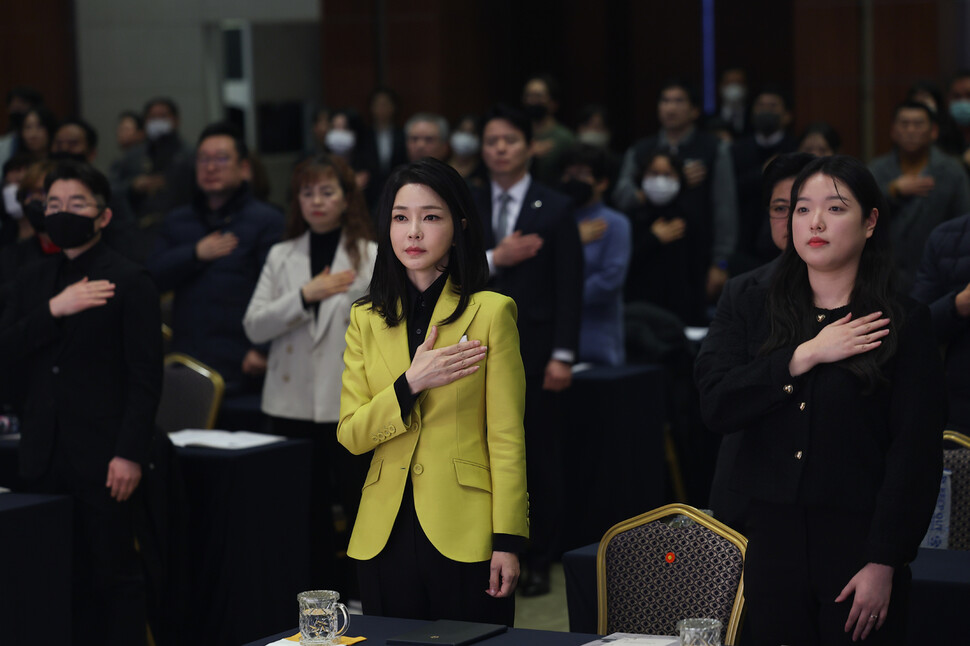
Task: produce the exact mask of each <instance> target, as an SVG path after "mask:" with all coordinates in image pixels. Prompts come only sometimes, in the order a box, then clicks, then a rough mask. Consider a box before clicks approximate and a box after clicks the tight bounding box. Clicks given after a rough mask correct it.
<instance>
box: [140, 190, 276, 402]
mask: <svg viewBox="0 0 970 646" xmlns="http://www.w3.org/2000/svg"><path fill="white" fill-rule="evenodd" d="M217 230H218V231H223V232H230V233H233V234H235V235H236V237H237V238H238V239H239V244H238V246H237V247H236V248H235V249H234V250H233V251H232V253H231V254H229V255H228V256H225V257H223V258H219V259H216V260H214V261H212V262H203V261H201V260H199V259H198V258H196V256H195V245H196V243H197V242H198V241H199V240H200V239H202V238H203V237H204V236H206V235H208V234H209V233H211V232H213V231H217ZM282 233H283V216H282V214H280V212H279V211H277V210H276V209H275V208H273V207H272V206H270V205H269V204H266V203H264V202H260V201H258V200H257V199H256V198H254V197H253V195H252V192H251V191H250V190H249V186H248V185H246V184H244V185H243V186H242V187H241V188H240V189H239V191H237V192H236V194H235V195H233V196H232V198H230V200H229V201H228V202H227V203H226V204H225V205H223V206H222V208H220V209H218V210H217V211H215V212H213V211H210V210H209V208H208V207H207V206H206V202H205V198H204V196H203V195H201V194H199V195H198V196H197V197H196V200H195V201H194V202H193V203H192V204H190V205H187V206H183V207H179V208H177V209H175V210H174V211H172V212H171V213H169V214H168V215H167V216H166V217H165V222H164V223H163V225H162V230H161V232H160V233H159V236H158V240H157V241H156V243H155V251H154V253H153V254H152V256H151V258H149V260H148V270H149V271H150V272H151V274H152V276H153V277H154V278H155V283H156V285H157V286H158V290H159V291H160V292H167V291H169V290H174V291H175V301H174V304H173V311H172V332H173V337H172V350H173V351H174V352H184V353H185V354H188V355H190V356H192V357H195V358H196V359H198V360H199V361H202V362H203V363H205V364H207V365H209V366H210V367H212V368H214V369H216V370H217V371H218V372H219V373H220V374H221V375H222V377H223V379H225V381H226V392H227V394H230V395H231V394H235V393H237V392H240V391H243V390H244V391H252V390H253V389H254V388H256V384H254V383H249V381H250V380H248V379H247V378H244V376H243V374H242V361H243V357H245V356H246V353H247V352H248V351H249V350H250V349H253V347H254V346H253V344H252V343H250V342H249V339H247V338H246V333H245V331H244V330H243V326H242V320H243V316H244V315H245V314H246V307H247V306H248V305H249V299H250V297H251V296H252V294H253V290H254V289H255V288H256V281H257V280H258V279H259V273H260V271H261V270H262V268H263V263H264V262H265V261H266V255H267V254H268V253H269V249H270V247H272V246H273V245H274V244H275V243H277V242H279V241H280V238H281V236H282Z"/></svg>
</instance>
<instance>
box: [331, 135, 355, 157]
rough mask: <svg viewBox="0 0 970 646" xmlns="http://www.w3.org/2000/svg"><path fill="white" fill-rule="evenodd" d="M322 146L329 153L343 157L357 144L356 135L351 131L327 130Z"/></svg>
mask: <svg viewBox="0 0 970 646" xmlns="http://www.w3.org/2000/svg"><path fill="white" fill-rule="evenodd" d="M324 144H325V145H326V146H327V148H329V149H330V152H333V153H337V154H338V155H343V154H346V153H349V152H350V151H351V150H353V149H354V146H355V145H356V144H357V135H355V134H354V132H353V131H352V130H328V131H327V136H326V137H325V138H324Z"/></svg>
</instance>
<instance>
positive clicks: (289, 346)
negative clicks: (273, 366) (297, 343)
mask: <svg viewBox="0 0 970 646" xmlns="http://www.w3.org/2000/svg"><path fill="white" fill-rule="evenodd" d="M286 353H287V354H293V346H292V345H288V346H286Z"/></svg>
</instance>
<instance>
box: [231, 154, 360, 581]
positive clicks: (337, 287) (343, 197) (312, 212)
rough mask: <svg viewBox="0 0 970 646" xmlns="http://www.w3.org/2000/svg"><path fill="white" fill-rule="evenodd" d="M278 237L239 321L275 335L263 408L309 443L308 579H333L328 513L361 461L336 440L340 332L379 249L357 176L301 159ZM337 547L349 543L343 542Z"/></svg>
mask: <svg viewBox="0 0 970 646" xmlns="http://www.w3.org/2000/svg"><path fill="white" fill-rule="evenodd" d="M290 195H291V200H290V208H289V212H288V214H287V224H286V233H285V236H284V241H283V242H280V243H279V244H277V245H275V246H274V247H273V248H272V249H271V250H270V252H269V256H268V257H267V258H266V264H265V265H264V266H263V270H262V274H261V275H260V277H259V283H258V284H257V285H256V291H255V292H254V293H253V297H252V300H251V301H250V303H249V308H248V309H247V311H246V317H245V319H244V320H243V325H244V327H245V328H246V334H247V335H248V336H249V338H250V340H251V341H252V342H253V343H266V342H267V341H270V342H272V345H271V346H270V351H269V361H268V363H269V367H268V369H267V373H266V381H265V383H264V386H263V402H262V409H263V412H265V413H266V414H267V415H269V417H270V419H271V421H272V427H273V431H274V432H275V433H277V434H279V435H285V436H287V437H291V438H293V437H298V438H306V439H309V440H311V441H312V442H313V475H312V482H311V493H310V503H311V513H310V516H309V517H310V540H311V548H312V553H313V555H314V557H313V560H312V562H311V577H312V584H313V585H315V586H320V587H329V588H331V589H332V588H334V587H335V586H337V585H338V584H339V583H345V582H342V581H339V580H338V576H337V572H336V567H337V562H336V559H335V556H334V555H335V553H336V552H337V549H338V546H337V542H336V539H335V534H334V518H333V515H332V514H331V510H340V509H342V511H343V514H344V516H345V518H346V519H347V529H348V530H349V527H350V525H351V524H352V521H353V517H354V515H355V513H356V510H357V506H358V504H359V501H360V488H361V485H362V483H363V478H364V474H365V473H366V470H367V460H366V459H363V460H362V459H360V458H358V457H357V456H351V455H348V454H347V452H346V451H344V450H343V449H342V447H340V446H339V445H338V444H337V439H336V429H337V420H338V419H339V413H340V380H341V373H342V372H343V368H344V364H343V353H344V348H345V346H346V342H345V340H344V335H345V333H346V332H347V325H348V321H349V316H350V307H351V305H352V304H353V302H354V301H355V300H357V299H358V298H360V297H361V296H363V295H364V294H365V293H366V292H367V288H368V285H369V284H370V280H371V274H372V272H373V267H374V258H375V256H376V253H377V246H376V244H375V243H374V242H373V241H372V240H373V233H372V231H371V221H370V216H369V214H368V212H367V208H366V206H365V204H364V198H363V194H362V193H361V191H360V190H359V189H358V188H357V183H356V181H355V179H354V173H353V171H352V170H351V169H350V167H349V166H347V164H346V163H345V162H344V161H342V160H341V159H338V158H337V157H333V156H329V155H321V156H318V157H313V158H311V159H308V160H306V161H304V162H302V163H301V164H300V165H298V166H297V167H296V169H295V170H294V172H293V178H292V181H291V183H290ZM341 547H346V545H343V546H341Z"/></svg>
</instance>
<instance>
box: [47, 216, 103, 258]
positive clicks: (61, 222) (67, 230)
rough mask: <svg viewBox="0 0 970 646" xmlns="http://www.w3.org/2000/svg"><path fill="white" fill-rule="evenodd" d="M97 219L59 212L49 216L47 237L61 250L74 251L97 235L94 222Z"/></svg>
mask: <svg viewBox="0 0 970 646" xmlns="http://www.w3.org/2000/svg"><path fill="white" fill-rule="evenodd" d="M99 215H100V214H99ZM95 220H97V217H94V218H88V217H85V216H83V215H78V214H77V213H69V212H68V211H58V212H57V213H51V214H50V215H48V216H47V219H46V220H45V223H46V224H47V235H48V236H50V239H51V242H53V243H54V244H56V245H57V246H58V247H60V248H61V249H74V248H75V247H81V246H84V245H85V244H87V243H88V242H90V241H91V239H92V238H94V236H96V235H97V233H98V232H97V231H96V230H95V228H94V221H95Z"/></svg>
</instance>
